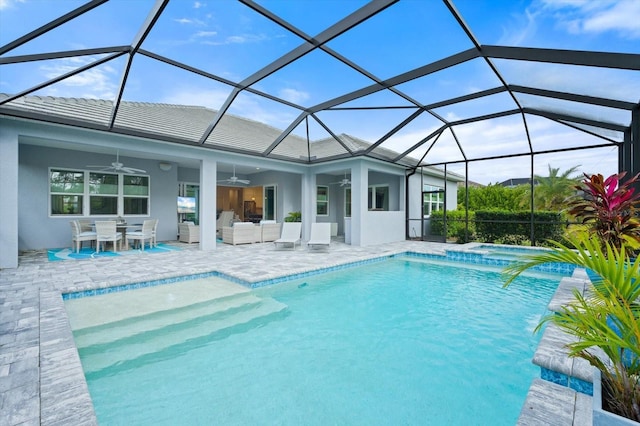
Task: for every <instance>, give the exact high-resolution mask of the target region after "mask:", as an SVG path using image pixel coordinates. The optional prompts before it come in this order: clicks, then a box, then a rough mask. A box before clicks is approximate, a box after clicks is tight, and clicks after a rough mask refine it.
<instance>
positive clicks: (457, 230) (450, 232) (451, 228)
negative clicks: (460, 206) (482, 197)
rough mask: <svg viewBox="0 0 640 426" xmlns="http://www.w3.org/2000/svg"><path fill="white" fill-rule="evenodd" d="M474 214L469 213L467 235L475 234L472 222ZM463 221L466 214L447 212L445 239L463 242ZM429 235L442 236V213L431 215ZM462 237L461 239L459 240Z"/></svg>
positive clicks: (455, 211)
mask: <svg viewBox="0 0 640 426" xmlns="http://www.w3.org/2000/svg"><path fill="white" fill-rule="evenodd" d="M474 218H475V213H474V212H472V211H470V212H469V235H471V234H474V233H475V224H474V222H473V220H474ZM465 219H466V214H465V212H464V211H463V210H449V211H448V212H447V238H452V237H457V238H458V241H460V240H461V239H462V240H464V239H465V238H464V235H465V228H466V225H465V223H466V222H465ZM431 234H433V235H443V234H444V211H437V212H432V213H431ZM460 236H462V238H460Z"/></svg>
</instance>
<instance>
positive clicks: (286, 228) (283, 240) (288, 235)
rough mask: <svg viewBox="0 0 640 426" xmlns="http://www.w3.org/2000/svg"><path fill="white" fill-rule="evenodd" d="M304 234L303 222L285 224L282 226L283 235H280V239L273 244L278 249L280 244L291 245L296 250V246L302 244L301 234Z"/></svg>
mask: <svg viewBox="0 0 640 426" xmlns="http://www.w3.org/2000/svg"><path fill="white" fill-rule="evenodd" d="M301 233H302V223H301V222H284V223H283V224H282V234H280V238H278V239H277V240H275V241H274V242H273V243H274V244H275V246H276V248H278V247H279V244H282V245H291V246H292V248H293V249H294V250H295V248H296V244H301V239H300V234H301Z"/></svg>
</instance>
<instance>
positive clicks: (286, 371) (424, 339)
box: [67, 258, 559, 425]
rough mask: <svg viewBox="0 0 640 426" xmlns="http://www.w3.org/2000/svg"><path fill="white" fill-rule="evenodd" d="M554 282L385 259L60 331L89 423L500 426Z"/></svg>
mask: <svg viewBox="0 0 640 426" xmlns="http://www.w3.org/2000/svg"><path fill="white" fill-rule="evenodd" d="M558 280H559V279H558V278H557V276H556V277H551V276H548V275H545V276H543V275H535V276H527V277H523V278H522V280H521V281H523V282H522V283H521V284H520V285H512V286H511V287H510V288H509V289H507V290H504V289H502V288H501V285H502V282H501V280H500V270H499V269H490V268H487V267H473V268H472V267H468V266H467V265H463V264H450V263H444V262H441V263H435V262H430V261H423V260H420V259H415V258H396V259H389V260H385V261H382V262H378V263H373V264H370V265H365V266H358V267H353V268H348V269H344V270H340V271H335V272H330V273H326V274H320V275H315V276H311V277H306V278H304V279H301V280H293V281H289V282H286V283H282V284H278V285H275V286H269V287H264V288H260V289H257V290H252V291H251V292H239V293H237V294H229V295H226V296H225V297H223V298H221V299H217V300H208V301H204V302H200V303H194V304H193V306H192V305H189V304H188V303H187V304H185V305H184V306H182V307H179V308H177V309H174V310H171V311H167V312H151V313H147V314H145V315H144V316H142V317H138V318H136V319H126V318H123V317H118V318H117V319H116V322H113V323H111V324H107V325H95V324H94V325H92V326H90V327H85V328H84V329H83V330H76V331H74V334H75V336H76V341H77V342H78V346H79V352H80V356H81V359H82V362H83V367H84V368H85V372H86V376H87V383H88V385H89V390H90V392H91V396H92V399H93V402H94V405H95V409H96V414H97V416H98V421H99V422H100V424H101V425H109V424H120V423H127V424H177V423H180V424H203V423H204V424H225V425H228V424H318V425H320V424H322V425H324V424H368V425H369V424H433V425H439V424H442V425H445V424H446V425H450V424H471V423H473V424H492V425H496V424H509V425H511V424H514V423H515V421H516V419H517V417H518V414H519V412H520V409H521V406H522V403H523V402H524V398H525V395H526V392H527V389H528V387H529V385H530V382H531V380H532V378H533V377H535V376H536V375H537V372H538V371H537V369H536V368H535V367H534V366H533V365H532V364H531V357H532V355H533V351H534V350H535V347H536V345H537V341H538V337H537V336H534V335H532V330H533V328H534V327H535V325H536V324H537V322H538V320H539V318H540V317H541V315H543V314H544V313H545V306H546V304H547V302H548V301H549V299H550V297H551V295H552V293H553V291H554V289H555V287H556V286H557V283H558ZM172 286H173V285H165V286H159V287H156V288H154V290H156V289H157V290H162V291H164V292H165V296H159V297H160V298H162V297H164V298H165V301H166V300H169V301H170V299H171V297H172V296H171V294H172V293H171V289H172ZM135 291H137V290H135ZM125 293H128V292H125ZM110 296H111V295H104V296H98V297H104V298H105V299H104V301H105V303H104V305H105V306H106V305H108V302H107V298H108V297H110ZM120 296H122V294H120ZM173 297H175V296H173ZM96 298H97V297H96ZM89 299H93V298H89ZM69 302H70V301H67V303H69ZM75 302H78V303H81V302H82V299H79V300H77V301H75ZM123 309H124V308H120V309H118V310H117V311H118V312H122V311H123ZM90 316H95V315H93V314H92V315H90ZM70 319H71V322H72V324H74V319H73V318H72V314H71V313H70ZM141 323H142V324H146V325H140V324H141ZM118 329H122V330H118ZM131 329H134V331H133V332H131ZM119 333H120V334H119ZM102 335H109V336H110V337H108V338H106V340H104V341H101V340H100V339H101V337H100V336H102ZM127 336H129V337H127ZM83 339H84V341H85V343H86V342H87V341H88V342H89V343H87V344H85V343H82V341H83ZM92 339H93V340H92Z"/></svg>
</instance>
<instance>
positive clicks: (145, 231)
mask: <svg viewBox="0 0 640 426" xmlns="http://www.w3.org/2000/svg"><path fill="white" fill-rule="evenodd" d="M155 222H156V220H155V219H147V220H145V221H144V222H142V230H141V231H131V232H127V242H126V244H127V247H129V240H138V241H140V245H141V246H142V251H144V242H145V240H149V248H153V227H154V226H155Z"/></svg>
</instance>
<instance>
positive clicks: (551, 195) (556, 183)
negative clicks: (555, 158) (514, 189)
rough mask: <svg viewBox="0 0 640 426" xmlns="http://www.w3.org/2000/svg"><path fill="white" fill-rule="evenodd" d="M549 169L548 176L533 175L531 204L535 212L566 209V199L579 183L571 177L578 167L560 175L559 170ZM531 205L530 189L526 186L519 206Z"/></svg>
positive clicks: (577, 179)
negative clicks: (533, 184)
mask: <svg viewBox="0 0 640 426" xmlns="http://www.w3.org/2000/svg"><path fill="white" fill-rule="evenodd" d="M548 167H549V176H541V175H535V176H534V182H535V183H536V184H535V186H534V188H533V203H534V206H535V210H547V211H561V210H564V209H565V208H566V207H567V199H568V198H569V197H571V196H572V195H573V194H574V187H575V185H576V184H578V182H579V181H580V177H579V176H572V175H573V174H575V173H576V171H577V170H578V168H579V167H580V166H574V167H571V168H570V169H567V170H566V171H564V172H563V173H560V168H553V167H551V165H548ZM530 203H531V187H530V186H527V187H526V190H525V192H524V194H523V197H522V199H521V203H520V205H521V206H529V205H530Z"/></svg>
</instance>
